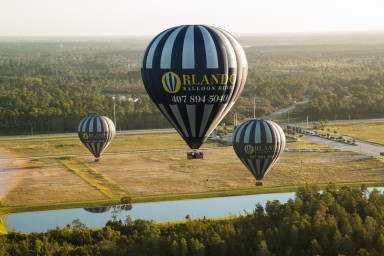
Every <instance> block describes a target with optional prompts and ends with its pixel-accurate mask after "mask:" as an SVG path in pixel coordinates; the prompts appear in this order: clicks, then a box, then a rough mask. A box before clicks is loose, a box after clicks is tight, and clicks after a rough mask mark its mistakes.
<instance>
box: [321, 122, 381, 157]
mask: <svg viewBox="0 0 384 256" xmlns="http://www.w3.org/2000/svg"><path fill="white" fill-rule="evenodd" d="M325 129H326V130H327V129H330V131H331V132H333V131H335V130H336V131H337V133H338V134H339V135H343V134H347V135H348V136H351V137H353V138H355V139H358V140H363V141H369V142H375V143H380V144H384V136H383V134H384V122H381V123H364V122H361V123H351V124H338V125H334V124H329V125H327V126H326V127H325ZM383 151H384V150H383Z"/></svg>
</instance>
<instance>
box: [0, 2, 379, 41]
mask: <svg viewBox="0 0 384 256" xmlns="http://www.w3.org/2000/svg"><path fill="white" fill-rule="evenodd" d="M182 24H207V25H213V26H217V27H221V28H223V29H225V30H227V31H229V32H231V33H232V34H235V35H236V34H244V33H280V32H284V33H290V32H328V31H331V32H333V31H377V30H380V31H384V1H383V0H232V1H229V0H189V1H186V0H0V36H126V35H155V34H158V33H160V32H161V31H163V30H165V29H167V28H169V27H173V26H177V25H182Z"/></svg>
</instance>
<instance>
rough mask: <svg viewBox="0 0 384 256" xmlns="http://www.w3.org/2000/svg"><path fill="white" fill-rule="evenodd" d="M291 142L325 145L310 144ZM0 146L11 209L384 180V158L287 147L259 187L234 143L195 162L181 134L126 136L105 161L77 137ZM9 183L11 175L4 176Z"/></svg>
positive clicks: (4, 200) (212, 146) (215, 146)
mask: <svg viewBox="0 0 384 256" xmlns="http://www.w3.org/2000/svg"><path fill="white" fill-rule="evenodd" d="M287 147H290V148H306V147H313V148H314V147H317V148H325V147H324V146H323V145H318V144H313V143H312V144H310V143H306V142H292V143H289V144H288V145H287ZM0 150H1V151H3V152H5V153H6V154H7V155H8V156H9V157H10V158H8V159H7V161H8V167H7V171H9V172H12V173H13V176H12V179H13V180H12V186H11V187H10V188H9V189H8V190H7V191H6V193H5V194H3V196H2V197H1V195H0V202H1V205H2V206H3V207H5V208H3V210H1V208H0V211H4V212H5V211H8V210H10V209H13V210H11V211H17V208H19V207H35V206H40V207H49V205H56V207H57V205H61V206H62V207H65V204H80V205H87V204H96V203H97V202H99V203H100V202H106V201H108V202H111V201H119V200H120V198H122V197H124V196H129V197H131V198H132V199H133V202H135V201H136V202H138V201H151V200H164V199H165V198H168V199H169V198H171V199H172V198H174V199H176V198H183V197H184V198H188V197H189V196H190V195H195V197H199V196H200V197H204V196H214V195H220V193H222V195H230V194H238V193H258V192H261V191H264V190H265V189H274V188H275V189H279V188H281V187H286V186H288V187H291V188H295V187H297V186H299V185H304V184H307V183H308V184H319V185H322V184H328V183H329V182H334V183H339V184H343V183H345V184H347V183H360V182H367V183H375V184H382V183H383V181H384V165H383V162H381V160H380V159H379V158H372V157H368V156H365V155H361V154H358V153H353V152H283V154H282V155H281V157H280V159H279V161H278V162H277V163H276V165H275V166H274V168H273V169H272V170H271V171H270V172H269V173H268V174H267V175H266V177H265V178H264V179H263V182H264V186H263V187H261V188H259V187H255V185H254V181H255V180H254V178H253V176H252V175H251V174H250V173H249V172H248V170H247V169H246V167H245V166H244V165H243V164H242V163H241V162H240V160H238V158H237V156H236V155H235V153H234V151H233V149H232V146H228V145H223V144H221V143H218V142H212V141H207V142H206V143H205V144H204V147H203V150H204V153H205V155H204V159H202V160H187V159H186V152H187V151H188V150H187V146H185V143H184V141H182V139H181V138H180V137H179V135H178V134H176V133H164V134H139V135H119V136H118V137H116V138H115V139H114V141H113V142H112V143H111V145H110V146H109V147H108V148H107V150H106V151H105V153H104V154H103V155H102V157H101V160H100V161H99V162H95V161H94V158H93V156H92V155H91V154H90V153H88V152H87V150H86V148H85V147H84V146H83V145H82V144H81V142H80V141H79V140H78V138H77V137H75V136H73V137H65V138H46V139H44V138H36V139H33V138H29V139H17V140H16V139H13V140H0ZM1 177H3V176H1ZM1 182H3V183H5V182H7V183H8V182H11V181H9V180H7V179H6V178H5V177H3V178H2V180H1ZM291 190H293V189H291ZM6 208H8V210H6ZM19 209H21V208H19Z"/></svg>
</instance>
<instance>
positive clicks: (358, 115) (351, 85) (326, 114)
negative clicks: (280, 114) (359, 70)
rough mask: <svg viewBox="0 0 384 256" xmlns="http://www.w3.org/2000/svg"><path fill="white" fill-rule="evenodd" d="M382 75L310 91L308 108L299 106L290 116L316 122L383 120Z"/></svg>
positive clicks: (383, 96) (337, 82) (305, 105)
mask: <svg viewBox="0 0 384 256" xmlns="http://www.w3.org/2000/svg"><path fill="white" fill-rule="evenodd" d="M383 92H384V72H381V73H376V74H370V75H369V76H368V77H367V78H366V79H353V80H347V81H343V80H338V81H335V82H330V84H328V85H327V86H323V87H322V88H318V89H316V90H313V91H312V96H311V98H310V101H309V103H308V104H304V105H299V106H298V108H297V109H296V110H295V112H293V116H296V117H301V118H302V120H305V118H306V116H309V117H311V118H312V120H318V119H329V120H335V119H364V118H378V117H379V118H380V117H381V118H382V117H384V94H383Z"/></svg>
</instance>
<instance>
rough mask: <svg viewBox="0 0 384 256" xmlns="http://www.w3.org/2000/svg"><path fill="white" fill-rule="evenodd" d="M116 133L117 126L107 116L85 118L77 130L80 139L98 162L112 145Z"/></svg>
mask: <svg viewBox="0 0 384 256" xmlns="http://www.w3.org/2000/svg"><path fill="white" fill-rule="evenodd" d="M115 133H116V128H115V124H114V123H113V122H112V120H111V119H109V118H108V117H106V116H97V115H95V116H87V117H84V118H83V119H82V120H81V121H80V123H79V126H78V128H77V134H78V136H79V139H80V140H81V142H82V143H83V144H84V146H86V147H87V148H88V150H89V151H90V152H91V153H92V154H93V155H94V156H95V158H96V160H98V159H99V157H100V155H101V154H102V153H103V151H104V150H105V149H106V148H107V147H108V145H109V143H111V141H112V139H113V138H114V137H115Z"/></svg>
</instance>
